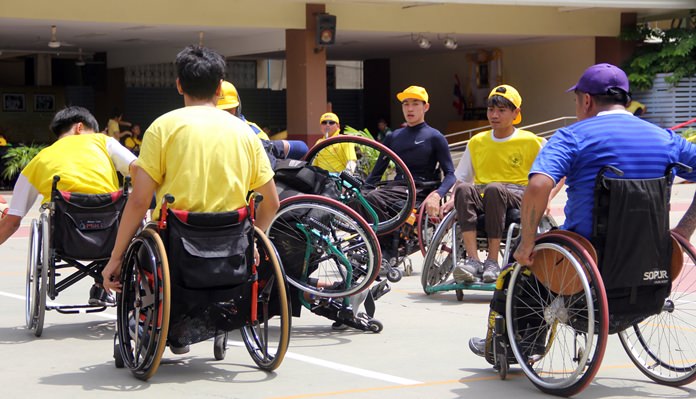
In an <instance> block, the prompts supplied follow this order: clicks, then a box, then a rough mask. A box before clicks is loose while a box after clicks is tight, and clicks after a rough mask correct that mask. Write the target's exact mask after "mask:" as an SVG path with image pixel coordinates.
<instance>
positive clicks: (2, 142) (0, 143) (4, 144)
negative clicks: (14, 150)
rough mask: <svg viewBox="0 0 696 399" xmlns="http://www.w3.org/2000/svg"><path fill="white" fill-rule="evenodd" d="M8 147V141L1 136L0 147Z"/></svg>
mask: <svg viewBox="0 0 696 399" xmlns="http://www.w3.org/2000/svg"><path fill="white" fill-rule="evenodd" d="M6 145H7V140H5V138H4V137H2V136H0V147H4V146H6Z"/></svg>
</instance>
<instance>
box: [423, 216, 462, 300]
mask: <svg viewBox="0 0 696 399" xmlns="http://www.w3.org/2000/svg"><path fill="white" fill-rule="evenodd" d="M456 216H457V214H456V212H450V213H449V214H447V216H445V218H444V219H443V220H442V222H441V223H440V224H439V226H438V228H437V230H436V231H435V235H434V236H433V240H432V242H431V243H430V246H429V248H428V252H426V254H425V259H424V260H423V272H422V274H421V285H422V286H423V291H424V292H425V293H426V294H428V295H430V294H432V293H434V292H437V291H438V289H437V288H438V286H441V285H444V284H446V283H447V280H448V279H449V276H450V274H451V273H452V270H454V266H456V264H457V259H459V258H462V257H463V256H464V252H465V250H464V243H463V242H462V240H461V236H460V235H459V234H457V218H456Z"/></svg>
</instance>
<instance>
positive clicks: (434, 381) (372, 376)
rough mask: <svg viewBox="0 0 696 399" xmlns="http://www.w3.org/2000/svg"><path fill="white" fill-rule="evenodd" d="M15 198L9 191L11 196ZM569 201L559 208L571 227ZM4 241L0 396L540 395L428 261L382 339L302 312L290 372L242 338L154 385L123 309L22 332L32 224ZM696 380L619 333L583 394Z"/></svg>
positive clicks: (387, 305) (392, 296)
mask: <svg viewBox="0 0 696 399" xmlns="http://www.w3.org/2000/svg"><path fill="white" fill-rule="evenodd" d="M695 190H696V185H681V184H680V185H675V186H674V190H673V197H672V198H673V199H672V205H673V206H672V213H671V219H672V224H673V225H674V224H675V223H676V221H677V220H678V218H679V217H680V216H681V215H682V214H683V212H684V211H685V210H686V208H687V207H688V205H689V203H690V202H691V199H692V198H693V195H694V191H695ZM4 194H5V195H6V198H7V199H8V200H9V199H10V197H9V196H8V195H7V194H8V193H4ZM564 201H565V196H564V195H563V194H561V195H559V197H557V198H556V199H555V200H554V202H553V207H552V211H553V215H554V216H555V217H556V219H557V220H558V221H559V222H560V221H562V217H561V215H562V206H563V204H564ZM37 215H38V207H36V208H35V209H34V210H33V211H32V212H31V214H30V215H29V217H27V218H25V220H24V221H23V228H22V229H21V230H20V231H19V232H18V233H17V234H16V235H15V236H14V237H13V238H11V239H9V240H8V242H6V243H5V244H4V245H2V246H0V355H1V356H2V359H1V360H0V384H1V386H0V392H1V393H0V397H2V398H24V397H40V396H41V397H49V396H50V397H52V398H90V399H96V398H102V397H103V398H117V397H122V398H126V397H128V398H163V397H166V398H179V397H181V398H184V397H185V398H193V397H220V398H244V399H254V398H265V399H304V398H338V399H340V398H351V399H353V398H356V399H363V398H400V399H401V398H419V399H421V398H422V399H426V398H427V399H446V398H459V397H471V398H476V397H479V398H480V397H490V398H513V397H514V398H516V399H523V398H538V397H543V396H545V395H544V394H542V393H541V392H540V391H538V390H537V389H536V388H535V387H534V386H533V385H532V384H531V383H530V382H529V381H528V380H527V379H526V377H525V376H524V375H523V374H522V372H521V371H520V369H519V368H517V367H515V366H513V368H512V369H511V374H510V375H509V377H508V380H506V381H500V380H499V379H498V376H497V374H496V373H495V372H494V371H493V370H492V368H491V367H490V366H489V365H488V363H486V361H485V360H483V359H482V358H479V357H476V356H475V355H473V354H472V353H471V352H470V351H469V349H468V348H467V341H468V339H469V337H471V336H481V335H482V334H483V333H484V328H485V327H484V323H485V318H486V315H487V312H488V301H489V299H490V293H487V292H480V291H479V292H477V291H467V292H465V295H464V301H463V302H458V301H457V300H456V299H455V295H454V293H453V292H448V293H442V294H438V295H431V296H426V295H425V294H423V292H422V289H421V286H420V270H421V264H422V258H421V257H419V256H414V258H413V260H414V269H415V272H414V275H412V276H409V277H404V279H403V280H402V281H401V282H399V283H398V284H396V285H394V287H393V290H392V292H390V293H389V294H387V295H385V296H384V297H382V298H381V299H380V300H379V301H378V302H377V314H376V316H377V318H378V319H380V320H381V321H382V322H383V323H384V325H385V328H384V331H382V332H381V333H380V334H372V333H363V332H359V331H356V330H347V331H342V332H338V331H332V330H331V327H330V325H331V322H330V321H329V320H327V319H324V318H321V317H319V316H315V315H313V314H311V313H309V312H306V311H305V312H303V315H302V317H300V318H295V319H293V330H292V339H291V343H290V349H289V351H288V354H287V356H286V358H285V360H284V362H283V364H282V365H281V367H280V368H279V369H278V370H276V371H275V372H273V373H267V372H263V371H260V370H258V369H256V368H255V367H254V366H255V365H254V364H253V362H252V361H251V358H250V357H249V355H248V354H247V352H246V350H245V349H244V348H242V347H239V346H234V345H238V344H240V343H241V341H240V337H239V336H238V334H236V333H232V334H231V335H230V340H231V341H232V342H231V344H232V345H233V347H232V348H230V349H229V350H228V352H227V357H226V359H225V360H223V361H215V360H214V359H213V355H212V342H204V343H200V344H196V345H193V346H192V348H191V352H190V353H189V354H186V355H181V356H177V355H172V354H171V353H170V352H169V351H168V350H167V351H165V354H164V360H163V364H162V365H161V366H160V369H159V370H158V372H157V374H156V375H155V376H154V377H153V378H152V379H151V380H150V381H149V382H147V383H145V382H142V381H139V380H137V379H135V378H134V377H133V376H131V375H130V373H129V372H128V371H126V370H123V369H115V368H114V366H113V360H112V357H111V353H112V352H111V351H112V337H113V333H114V320H115V311H114V310H113V309H110V310H108V311H106V312H104V313H97V314H79V315H64V314H58V313H56V312H55V311H52V312H47V314H46V321H45V327H44V332H43V336H42V337H40V338H35V337H34V336H33V335H32V334H31V333H30V332H29V331H27V330H26V329H25V327H24V292H25V291H24V290H25V288H24V287H25V268H26V254H27V238H26V237H27V229H26V226H28V225H29V223H30V220H31V218H32V217H36V216H37ZM90 284H91V283H90V282H88V281H83V282H81V283H80V285H79V286H76V287H71V289H69V290H67V291H65V292H63V293H61V295H60V296H59V297H58V298H56V302H59V303H84V302H85V301H86V300H87V297H88V289H89V286H90ZM695 396H696V385H694V384H692V385H691V386H687V387H682V388H670V387H665V386H659V385H656V384H654V383H652V382H650V381H649V380H648V379H647V378H646V377H644V376H643V375H642V374H641V373H640V372H639V371H638V370H637V369H635V367H634V366H633V365H632V363H631V362H630V360H629V359H628V357H627V356H626V354H625V353H624V352H623V349H622V348H621V345H620V344H619V342H618V339H617V338H616V337H614V336H612V337H610V339H609V344H608V348H607V353H606V355H605V358H604V361H603V364H602V367H601V369H600V370H599V372H598V374H597V377H596V379H595V380H594V381H593V382H592V384H590V386H589V387H588V388H587V389H586V390H585V391H584V392H582V393H581V394H580V395H577V397H578V398H634V397H635V398H637V397H653V398H668V397H669V398H692V397H695Z"/></svg>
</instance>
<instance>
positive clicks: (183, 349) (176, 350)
mask: <svg viewBox="0 0 696 399" xmlns="http://www.w3.org/2000/svg"><path fill="white" fill-rule="evenodd" d="M169 350H170V351H171V352H172V353H173V354H175V355H185V354H187V353H189V351H190V350H191V347H190V346H188V345H184V346H174V345H172V344H169Z"/></svg>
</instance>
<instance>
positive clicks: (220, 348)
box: [213, 331, 227, 360]
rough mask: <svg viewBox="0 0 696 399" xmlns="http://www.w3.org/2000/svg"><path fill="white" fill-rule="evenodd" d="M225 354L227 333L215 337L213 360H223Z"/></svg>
mask: <svg viewBox="0 0 696 399" xmlns="http://www.w3.org/2000/svg"><path fill="white" fill-rule="evenodd" d="M225 354H227V331H225V332H223V333H220V334H218V335H216V336H215V340H214V341H213V355H214V356H215V360H224V359H225Z"/></svg>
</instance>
